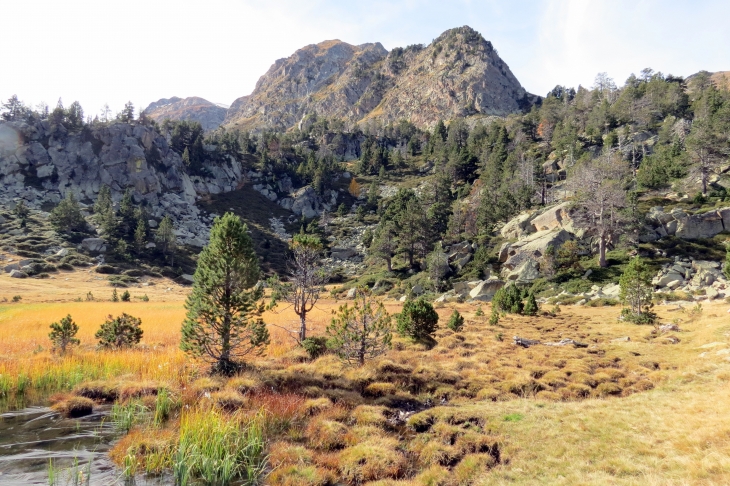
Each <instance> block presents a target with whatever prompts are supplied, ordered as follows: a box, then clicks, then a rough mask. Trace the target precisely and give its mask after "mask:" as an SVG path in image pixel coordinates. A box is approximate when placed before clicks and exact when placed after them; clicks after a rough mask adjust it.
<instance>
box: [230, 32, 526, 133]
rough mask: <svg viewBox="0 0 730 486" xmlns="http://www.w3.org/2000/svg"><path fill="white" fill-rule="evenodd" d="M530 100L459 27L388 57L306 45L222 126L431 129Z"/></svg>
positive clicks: (378, 48) (378, 49) (360, 49)
mask: <svg viewBox="0 0 730 486" xmlns="http://www.w3.org/2000/svg"><path fill="white" fill-rule="evenodd" d="M537 99H538V98H537V97H536V96H534V95H530V94H529V93H527V92H526V91H525V90H524V89H523V88H522V86H520V83H519V81H517V79H516V78H515V77H514V75H513V74H512V73H511V71H510V70H509V67H508V66H507V64H506V63H505V62H504V61H502V59H501V58H500V57H499V55H498V54H497V52H496V51H495V50H494V48H493V47H492V44H491V43H490V42H489V41H486V40H485V39H484V38H483V37H482V36H481V35H480V34H479V33H478V32H476V31H474V30H473V29H471V28H469V27H460V28H457V29H451V30H449V31H446V32H444V33H443V34H442V35H440V36H439V37H438V38H437V39H436V40H434V41H433V42H432V43H431V44H430V45H429V46H427V47H423V46H420V45H418V46H409V47H407V48H405V49H401V48H397V49H393V50H392V51H390V52H388V51H386V50H385V48H383V46H382V45H381V44H379V43H375V44H363V45H360V46H353V45H350V44H347V43H345V42H342V41H339V40H332V41H326V42H322V43H320V44H316V45H309V46H306V47H304V48H302V49H300V50H298V51H297V52H295V53H294V54H293V55H292V56H291V57H289V58H287V59H279V60H278V61H276V62H275V63H274V65H273V66H271V68H270V69H269V71H268V72H267V73H266V74H265V75H264V76H262V77H261V79H259V81H258V83H257V84H256V88H255V89H254V91H253V93H251V94H250V95H248V96H244V97H242V98H239V99H237V100H236V101H234V103H233V104H232V105H231V108H230V109H229V110H228V113H227V115H226V119H225V122H224V125H226V126H235V127H239V128H241V129H245V130H260V129H263V128H274V129H279V130H286V129H289V128H292V127H295V126H297V124H299V123H300V122H302V121H304V120H305V119H306V118H307V117H308V116H311V115H319V116H324V117H338V118H342V119H344V120H347V121H348V122H351V123H356V122H363V121H367V120H373V121H375V122H391V121H397V120H400V119H408V120H410V121H411V122H413V123H414V124H416V125H417V126H419V127H431V126H433V125H434V124H435V123H436V122H437V121H438V120H440V119H444V120H449V119H452V118H456V117H463V116H490V115H507V114H509V113H513V112H517V111H519V110H521V109H524V108H527V107H529V106H530V105H531V104H532V103H534V102H535V101H536V100H537Z"/></svg>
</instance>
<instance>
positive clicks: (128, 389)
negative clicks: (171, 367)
mask: <svg viewBox="0 0 730 486" xmlns="http://www.w3.org/2000/svg"><path fill="white" fill-rule="evenodd" d="M159 389H160V385H159V383H156V382H154V381H142V382H137V383H131V382H123V383H120V384H119V386H118V390H119V399H120V400H122V401H126V400H130V399H134V398H142V397H147V396H157V393H158V391H159Z"/></svg>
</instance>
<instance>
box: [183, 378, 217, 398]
mask: <svg viewBox="0 0 730 486" xmlns="http://www.w3.org/2000/svg"><path fill="white" fill-rule="evenodd" d="M221 388H223V382H222V381H221V380H219V379H216V378H212V377H210V376H204V377H202V378H198V379H197V380H195V381H194V382H192V383H191V384H190V389H191V390H193V392H195V393H196V394H197V395H199V396H203V395H205V394H206V393H207V394H210V393H211V392H215V391H218V390H220V389H221Z"/></svg>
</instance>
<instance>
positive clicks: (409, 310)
mask: <svg viewBox="0 0 730 486" xmlns="http://www.w3.org/2000/svg"><path fill="white" fill-rule="evenodd" d="M396 320H397V323H398V333H400V334H401V335H402V336H407V337H410V338H412V339H414V340H416V341H431V340H433V334H434V333H435V332H436V329H437V328H438V322H439V315H438V314H437V313H436V311H435V310H434V308H433V306H432V305H431V304H430V303H429V302H427V301H426V300H425V299H418V300H410V301H408V302H406V303H405V305H403V310H402V311H401V313H400V314H398V315H397V316H396Z"/></svg>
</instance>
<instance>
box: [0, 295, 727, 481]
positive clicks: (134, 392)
mask: <svg viewBox="0 0 730 486" xmlns="http://www.w3.org/2000/svg"><path fill="white" fill-rule="evenodd" d="M337 305H338V303H337V302H334V301H329V300H328V301H322V302H321V303H320V304H318V307H317V309H316V310H315V312H313V313H312V315H311V317H312V320H311V323H312V331H311V334H312V335H318V334H322V333H323V332H324V328H325V326H326V324H327V323H328V321H329V317H330V312H331V310H332V309H333V308H336V306H337ZM398 305H399V304H397V303H393V302H388V303H387V307H388V310H389V311H390V312H396V311H397V310H398V308H399V307H398ZM704 307H705V313H704V315H703V316H700V317H691V316H689V315H688V314H680V313H674V312H669V310H668V309H667V308H663V307H659V308H658V312H659V314H660V316H661V318H662V322H668V321H671V320H673V319H679V320H680V322H679V326H680V327H681V328H682V331H681V332H679V333H674V335H676V336H677V337H678V338H679V340H680V341H679V343H678V344H667V340H664V339H662V337H660V336H657V335H652V334H651V330H652V328H651V327H647V326H635V325H631V324H624V323H620V322H617V320H616V317H617V315H618V313H619V312H620V309H618V308H609V307H604V308H582V307H569V306H566V307H564V308H563V312H562V313H561V314H559V315H558V316H555V317H549V316H545V317H538V318H528V317H521V316H507V317H505V318H503V319H501V320H500V322H499V325H498V326H490V325H489V324H488V323H487V318H485V317H477V316H475V315H474V313H475V310H476V307H475V306H471V305H467V304H460V305H450V306H444V307H443V308H440V309H438V312H439V314H440V316H441V319H442V320H443V322H446V319H447V318H448V316H449V315H450V314H451V312H452V311H453V309H454V308H458V310H459V311H460V312H461V313H462V315H464V317H465V318H466V323H465V325H464V329H463V330H462V331H461V332H460V333H458V334H456V333H453V332H452V331H449V330H446V329H441V330H439V331H438V332H437V336H436V339H437V341H438V344H437V345H436V346H435V347H434V348H433V349H430V350H428V349H425V348H424V347H422V346H417V345H414V344H412V343H410V342H408V341H406V340H401V339H396V340H395V344H396V347H395V349H394V350H392V351H390V352H389V353H387V355H386V356H384V357H383V358H382V359H379V360H376V361H373V362H369V363H367V364H366V366H364V367H362V368H358V369H353V368H348V367H346V366H343V365H342V364H341V363H340V362H339V361H338V360H337V359H336V358H335V357H334V356H331V355H325V356H323V357H321V358H319V359H317V360H315V361H308V360H306V359H304V358H303V356H302V353H301V352H299V351H298V350H295V349H294V341H293V340H292V339H291V338H290V336H289V334H288V333H287V332H286V331H284V330H282V329H281V328H280V327H277V326H281V327H287V328H290V329H294V328H296V325H297V319H296V316H295V315H294V314H293V312H292V311H291V309H286V308H282V309H281V310H280V311H279V312H278V313H267V314H266V315H265V316H264V320H265V321H266V322H268V323H269V324H272V325H271V326H270V332H271V334H272V345H271V346H270V347H269V349H268V351H267V353H266V354H265V355H264V356H263V357H261V358H257V359H256V360H255V361H254V362H253V363H252V365H253V366H252V367H250V368H249V369H248V370H247V371H246V372H245V373H244V374H242V375H240V376H238V377H234V378H231V379H214V378H210V377H207V376H206V373H205V372H206V368H205V367H204V366H202V365H201V364H200V363H196V362H194V361H191V360H189V359H187V358H186V356H185V355H184V354H183V353H182V352H181V351H179V349H178V343H179V329H180V323H181V321H182V318H183V316H184V308H183V300H182V299H178V300H175V301H168V302H155V301H153V300H152V301H150V302H147V303H134V302H132V303H110V302H78V303H76V302H67V303H21V304H7V305H2V306H0V393H4V394H6V395H9V394H12V393H14V392H15V391H24V392H25V393H26V394H27V393H29V392H30V391H32V390H33V389H37V390H39V391H41V392H43V393H49V392H53V391H56V390H72V389H74V392H73V393H74V395H77V396H82V397H86V398H89V399H92V400H94V401H96V402H102V401H119V402H123V401H124V400H125V399H137V398H139V397H143V398H145V399H150V400H152V399H153V398H154V394H155V393H157V391H158V390H160V389H163V388H164V389H169V390H171V391H172V392H173V393H174V394H176V396H178V395H179V396H181V397H182V401H183V403H185V404H188V405H195V404H196V403H201V401H202V400H210V401H211V402H212V403H217V404H218V407H219V408H222V409H224V410H228V411H234V410H237V411H239V412H241V413H244V414H250V413H257V412H258V411H263V414H264V417H265V419H264V420H265V423H266V425H265V427H266V431H267V433H268V434H269V436H270V438H271V439H272V441H273V442H275V443H274V444H272V445H271V446H270V452H271V454H272V463H274V462H275V463H276V469H275V470H274V471H275V473H274V474H272V476H271V477H270V478H269V481H270V483H271V484H327V483H328V482H332V481H333V480H334V479H333V478H337V479H339V480H345V481H349V482H351V483H357V482H361V481H381V483H379V484H399V485H418V484H443V485H445V486H446V485H451V484H475V485H496V484H507V483H518V484H728V483H730V423H729V422H728V421H727V420H726V417H727V416H728V414H730V388H729V387H728V384H729V383H728V382H730V362H728V358H730V351H725V350H730V325H727V323H726V322H725V321H726V317H725V316H726V313H725V311H726V308H725V304H723V303H711V304H705V305H704ZM122 312H127V313H129V314H132V315H135V316H138V317H140V318H142V328H143V330H144V332H145V334H144V337H143V340H142V343H141V346H140V347H139V348H137V349H131V350H124V351H118V352H108V351H96V349H95V346H94V345H95V341H94V339H93V334H94V332H96V329H98V326H99V324H100V323H101V322H102V321H103V320H104V318H105V316H106V315H107V314H109V313H112V314H114V315H118V314H120V313H122ZM69 313H70V314H71V315H72V317H73V318H74V320H75V321H76V322H77V323H78V324H79V326H80V332H79V338H80V339H81V346H80V347H79V348H77V349H75V350H73V351H72V352H71V353H70V354H69V355H67V356H64V357H58V356H56V355H52V354H51V353H50V352H49V351H48V348H49V347H50V346H49V345H50V343H49V341H48V338H47V334H48V331H49V330H48V324H50V322H52V321H57V320H58V319H60V318H61V317H63V316H65V315H66V314H69ZM485 314H487V315H488V314H489V309H488V308H487V309H486V310H485ZM512 335H520V336H522V337H526V338H532V339H540V340H541V341H559V340H560V339H563V338H573V339H577V340H581V341H584V342H587V343H589V344H590V345H591V347H590V348H588V349H576V348H572V347H547V346H536V347H532V348H528V349H524V348H520V347H516V346H514V345H513V344H512V343H511V336H512ZM624 337H629V338H630V339H629V340H628V341H626V340H619V341H614V340H615V339H617V338H624ZM93 380H96V381H93ZM206 395H207V396H206ZM61 399H68V396H63V397H61ZM427 399H429V400H431V401H432V403H433V404H434V405H436V406H435V407H433V408H430V409H427V410H425V411H422V412H421V413H418V414H416V415H415V416H413V417H411V419H410V420H409V424H410V426H409V427H406V428H395V429H394V428H392V427H391V426H390V425H389V423H388V421H387V419H388V418H389V417H391V416H392V415H394V414H396V413H397V412H398V410H403V405H402V404H407V403H413V402H418V403H424V402H425V401H426V400H427ZM441 400H444V402H445V403H444V404H443V405H441V403H440V402H441ZM239 412H237V413H239ZM226 416H227V415H226ZM177 420H178V419H177V418H175V417H173V418H172V419H171V421H170V422H169V424H168V426H167V428H165V429H164V434H166V435H165V437H166V438H167V439H166V440H165V441H164V442H165V444H168V443H169V442H170V440H173V438H174V437H175V433H176V432H175V430H176V427H177ZM161 433H162V432H161ZM127 437H128V438H126V439H125V441H124V447H125V449H124V450H125V451H127V450H132V451H133V452H134V454H136V455H138V456H139V458H140V461H142V457H141V455H140V454H142V452H140V451H144V450H146V448H148V447H149V448H152V449H154V448H157V449H164V448H165V447H168V446H167V445H165V444H158V445H154V447H153V444H149V445H146V444H142V445H140V444H138V442H140V441H143V440H144V438H145V433H144V431H141V432H140V431H134V430H133V432H132V434H131V435H130V436H127ZM129 437H131V438H129ZM134 437H137V439H136V440H133V439H134ZM168 439H169V440H168ZM135 444H136V445H135ZM277 444H278V445H277ZM289 445H291V447H293V448H294V449H293V450H292V452H291V453H288V452H286V451H285V449H286V448H287V447H289ZM120 447H121V446H120ZM130 447H131V448H132V449H129V448H130ZM119 457H121V456H119V455H117V458H118V459H119ZM119 460H121V459H119ZM142 463H144V464H145V466H144V469H150V470H155V469H156V468H157V466H153V465H151V464H153V463H152V462H149V461H148V460H147V459H144V461H142V462H141V463H140V464H142ZM272 465H273V464H272Z"/></svg>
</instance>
